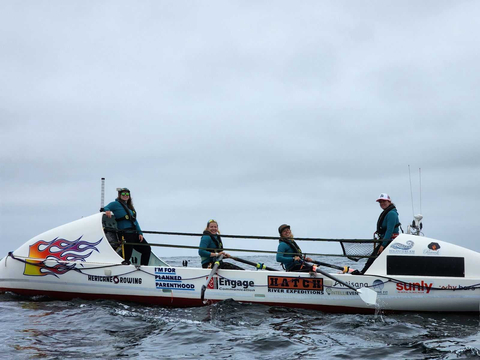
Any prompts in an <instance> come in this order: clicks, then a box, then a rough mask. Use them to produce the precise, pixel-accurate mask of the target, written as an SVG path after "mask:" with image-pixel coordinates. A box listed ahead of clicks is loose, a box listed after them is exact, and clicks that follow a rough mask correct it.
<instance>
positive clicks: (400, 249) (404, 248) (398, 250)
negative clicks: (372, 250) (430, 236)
mask: <svg viewBox="0 0 480 360" xmlns="http://www.w3.org/2000/svg"><path fill="white" fill-rule="evenodd" d="M414 245H415V243H414V242H413V241H412V240H408V241H407V243H406V244H402V243H395V244H392V245H390V246H389V250H388V252H389V254H415V250H411V249H412V248H413V246H414Z"/></svg>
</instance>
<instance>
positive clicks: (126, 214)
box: [104, 188, 152, 265]
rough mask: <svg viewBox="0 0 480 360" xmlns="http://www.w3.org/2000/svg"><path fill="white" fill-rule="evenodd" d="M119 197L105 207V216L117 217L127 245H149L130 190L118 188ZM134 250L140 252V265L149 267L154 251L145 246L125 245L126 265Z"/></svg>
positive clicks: (119, 228) (118, 226) (118, 225)
mask: <svg viewBox="0 0 480 360" xmlns="http://www.w3.org/2000/svg"><path fill="white" fill-rule="evenodd" d="M117 191H118V197H117V198H116V199H115V201H112V202H111V203H110V204H108V205H107V206H105V207H104V210H105V215H107V216H108V217H112V215H113V216H114V217H115V220H116V221H117V228H118V230H120V231H121V233H122V235H123V236H124V238H125V241H126V242H127V243H131V244H147V241H146V240H145V239H144V238H143V232H142V229H141V228H140V225H139V224H138V221H137V212H136V211H135V207H134V206H133V202H132V197H131V196H130V190H128V189H127V188H117ZM133 249H135V250H136V251H138V252H139V253H140V254H141V256H140V264H141V265H148V262H149V261H150V254H151V252H152V249H151V248H150V246H145V245H125V254H124V257H125V260H124V262H123V263H124V264H126V265H129V264H130V258H131V257H132V252H133Z"/></svg>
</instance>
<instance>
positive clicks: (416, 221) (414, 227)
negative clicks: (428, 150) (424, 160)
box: [407, 165, 423, 236]
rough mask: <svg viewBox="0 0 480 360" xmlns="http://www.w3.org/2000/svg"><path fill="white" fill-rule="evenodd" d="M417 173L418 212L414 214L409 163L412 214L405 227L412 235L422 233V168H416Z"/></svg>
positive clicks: (409, 175)
mask: <svg viewBox="0 0 480 360" xmlns="http://www.w3.org/2000/svg"><path fill="white" fill-rule="evenodd" d="M418 173H419V183H420V214H417V215H415V210H414V207H413V191H412V176H411V174H410V165H408V177H409V179H410V198H411V201H412V215H413V221H412V224H411V225H408V227H407V234H412V235H417V236H420V235H423V233H422V228H423V224H422V219H423V215H422V214H421V212H422V169H421V168H418Z"/></svg>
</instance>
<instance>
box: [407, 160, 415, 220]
mask: <svg viewBox="0 0 480 360" xmlns="http://www.w3.org/2000/svg"><path fill="white" fill-rule="evenodd" d="M408 179H409V180H410V200H411V201H412V216H415V210H414V208H413V190H412V175H411V173H410V165H408Z"/></svg>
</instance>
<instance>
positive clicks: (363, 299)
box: [0, 213, 480, 313]
mask: <svg viewBox="0 0 480 360" xmlns="http://www.w3.org/2000/svg"><path fill="white" fill-rule="evenodd" d="M122 260H123V259H122V258H121V257H120V256H119V255H118V254H117V253H116V252H115V251H114V249H113V248H112V247H111V245H110V244H109V242H108V240H107V237H106V234H105V232H104V228H103V225H102V213H98V214H95V215H92V216H89V217H86V218H82V219H80V220H77V221H74V222H71V223H68V224H66V225H63V226H60V227H57V228H55V229H52V230H49V231H46V232H44V233H43V234H40V235H38V236H36V237H34V238H32V239H31V240H29V241H27V242H26V243H25V244H23V245H22V246H21V247H20V248H18V249H17V250H15V251H14V252H11V253H9V254H8V255H7V256H5V257H4V258H3V259H2V260H1V261H0V291H4V292H7V291H8V292H13V293H16V294H21V295H29V296H30V295H46V296H49V297H52V298H57V299H72V298H83V299H113V300H122V301H124V300H126V301H133V302H139V303H146V304H155V305H161V306H172V307H187V306H201V305H204V304H205V301H202V299H201V298H202V287H203V286H205V287H204V292H203V296H204V299H205V300H208V301H210V302H217V301H222V300H225V299H233V300H235V301H239V302H250V303H258V304H266V305H273V306H286V307H297V308H307V309H317V310H322V311H328V312H357V313H361V312H365V313H368V312H374V311H375V309H376V307H375V303H376V302H377V303H378V306H380V308H381V309H382V310H386V311H445V312H452V311H453V312H478V311H479V304H480V288H479V287H480V266H479V264H480V254H479V253H477V252H475V251H471V250H468V249H465V248H463V247H461V246H457V245H453V244H450V243H448V242H444V241H439V240H434V239H429V238H427V237H422V236H415V235H409V234H401V235H399V236H398V237H397V238H396V239H395V240H394V241H393V242H392V243H391V244H390V245H389V246H388V247H387V248H386V249H385V251H384V252H383V253H382V254H381V255H380V256H379V257H378V258H377V259H376V260H375V262H374V263H373V265H372V266H371V267H370V268H369V269H368V271H367V273H366V274H364V275H351V274H330V273H326V272H325V271H322V273H315V274H309V273H292V272H284V271H268V270H258V271H257V270H245V271H237V270H224V269H220V270H218V271H212V270H209V269H201V268H190V267H188V268H187V267H171V266H169V265H168V264H166V263H165V262H164V261H162V260H160V259H159V258H157V257H156V256H155V255H154V254H153V252H152V256H151V258H150V263H149V265H148V266H135V265H122V264H121V262H122ZM209 275H211V279H210V281H209V282H208V284H207V283H206V280H207V278H208V277H209Z"/></svg>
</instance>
